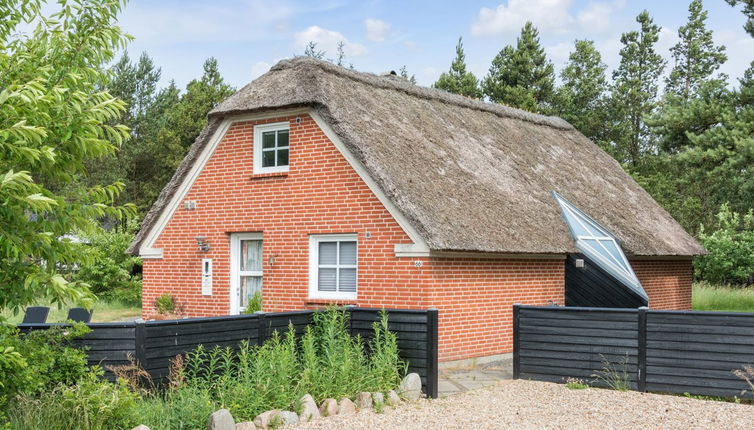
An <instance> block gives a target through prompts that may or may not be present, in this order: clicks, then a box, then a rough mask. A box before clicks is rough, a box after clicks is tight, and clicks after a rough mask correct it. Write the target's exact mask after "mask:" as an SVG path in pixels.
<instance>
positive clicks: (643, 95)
mask: <svg viewBox="0 0 754 430" xmlns="http://www.w3.org/2000/svg"><path fill="white" fill-rule="evenodd" d="M636 22H638V23H639V25H640V29H639V30H638V31H630V32H628V33H623V35H622V36H621V43H622V44H623V48H621V50H620V57H621V60H620V65H619V66H618V68H617V69H616V70H615V71H614V72H613V86H612V91H611V106H610V110H611V111H610V115H611V117H612V119H613V121H614V122H615V123H614V125H613V127H612V129H613V137H612V140H613V155H614V156H615V157H616V158H617V159H618V161H620V162H623V163H628V164H629V165H630V166H631V167H632V168H636V167H638V166H639V164H640V162H641V160H642V157H643V156H644V155H646V154H649V153H653V152H654V147H653V146H654V142H653V140H652V135H651V133H650V130H649V129H648V126H647V124H646V123H645V121H644V117H645V115H650V114H652V113H653V112H654V111H655V109H656V106H657V91H658V85H659V84H658V81H659V78H660V75H661V74H662V71H663V69H664V68H665V60H664V59H663V58H662V56H661V55H660V54H659V53H658V52H657V51H656V49H655V45H656V44H657V40H658V38H659V33H660V27H659V26H657V25H655V24H654V22H653V20H652V18H651V17H650V16H649V12H647V11H646V10H645V11H643V12H642V13H640V14H639V15H638V16H637V17H636Z"/></svg>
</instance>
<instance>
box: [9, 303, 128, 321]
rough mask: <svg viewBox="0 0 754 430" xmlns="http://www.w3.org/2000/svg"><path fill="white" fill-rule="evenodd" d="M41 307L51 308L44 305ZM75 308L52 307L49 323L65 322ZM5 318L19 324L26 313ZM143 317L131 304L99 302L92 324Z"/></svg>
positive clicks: (11, 314)
mask: <svg viewBox="0 0 754 430" xmlns="http://www.w3.org/2000/svg"><path fill="white" fill-rule="evenodd" d="M40 306H50V305H49V304H46V303H43V304H41V305H40ZM72 307H75V306H73V305H71V306H65V307H63V308H58V307H57V306H56V305H52V306H50V314H49V315H48V316H47V322H49V323H56V322H65V317H66V315H68V309H70V308H72ZM0 315H2V316H3V317H4V318H7V320H8V322H9V323H11V324H18V323H20V322H21V320H23V319H24V311H23V310H21V311H19V312H18V314H16V315H13V312H11V311H4V312H2V313H0ZM140 316H141V308H140V307H138V306H134V305H131V304H125V303H120V302H116V301H113V302H104V301H101V302H97V303H95V304H94V313H93V314H92V322H113V321H124V320H131V319H134V318H138V317H140Z"/></svg>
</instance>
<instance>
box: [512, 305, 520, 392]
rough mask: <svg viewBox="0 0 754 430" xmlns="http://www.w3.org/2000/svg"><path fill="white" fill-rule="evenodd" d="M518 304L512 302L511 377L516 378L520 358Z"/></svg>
mask: <svg viewBox="0 0 754 430" xmlns="http://www.w3.org/2000/svg"><path fill="white" fill-rule="evenodd" d="M520 306H521V305H519V304H518V303H514V304H513V379H518V375H519V372H520V368H521V359H520V357H519V355H518V352H519V348H520V346H519V342H520V329H521V327H520V321H519V307H520Z"/></svg>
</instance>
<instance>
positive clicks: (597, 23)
mask: <svg viewBox="0 0 754 430" xmlns="http://www.w3.org/2000/svg"><path fill="white" fill-rule="evenodd" d="M612 12H613V7H612V6H611V5H609V4H607V3H592V4H590V5H589V7H588V8H586V9H584V10H582V11H580V12H579V14H578V18H577V20H578V23H579V25H580V26H581V27H582V28H588V29H591V30H593V31H605V30H608V29H609V28H610V15H611V14H612Z"/></svg>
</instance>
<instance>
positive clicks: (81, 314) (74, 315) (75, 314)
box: [66, 308, 92, 323]
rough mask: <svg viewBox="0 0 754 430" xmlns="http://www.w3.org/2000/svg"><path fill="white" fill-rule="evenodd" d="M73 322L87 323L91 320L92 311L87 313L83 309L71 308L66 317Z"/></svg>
mask: <svg viewBox="0 0 754 430" xmlns="http://www.w3.org/2000/svg"><path fill="white" fill-rule="evenodd" d="M66 319H69V320H71V321H73V322H82V323H88V322H90V321H91V320H92V311H88V310H86V309H84V308H72V309H71V310H69V311H68V317H67V318H66Z"/></svg>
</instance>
